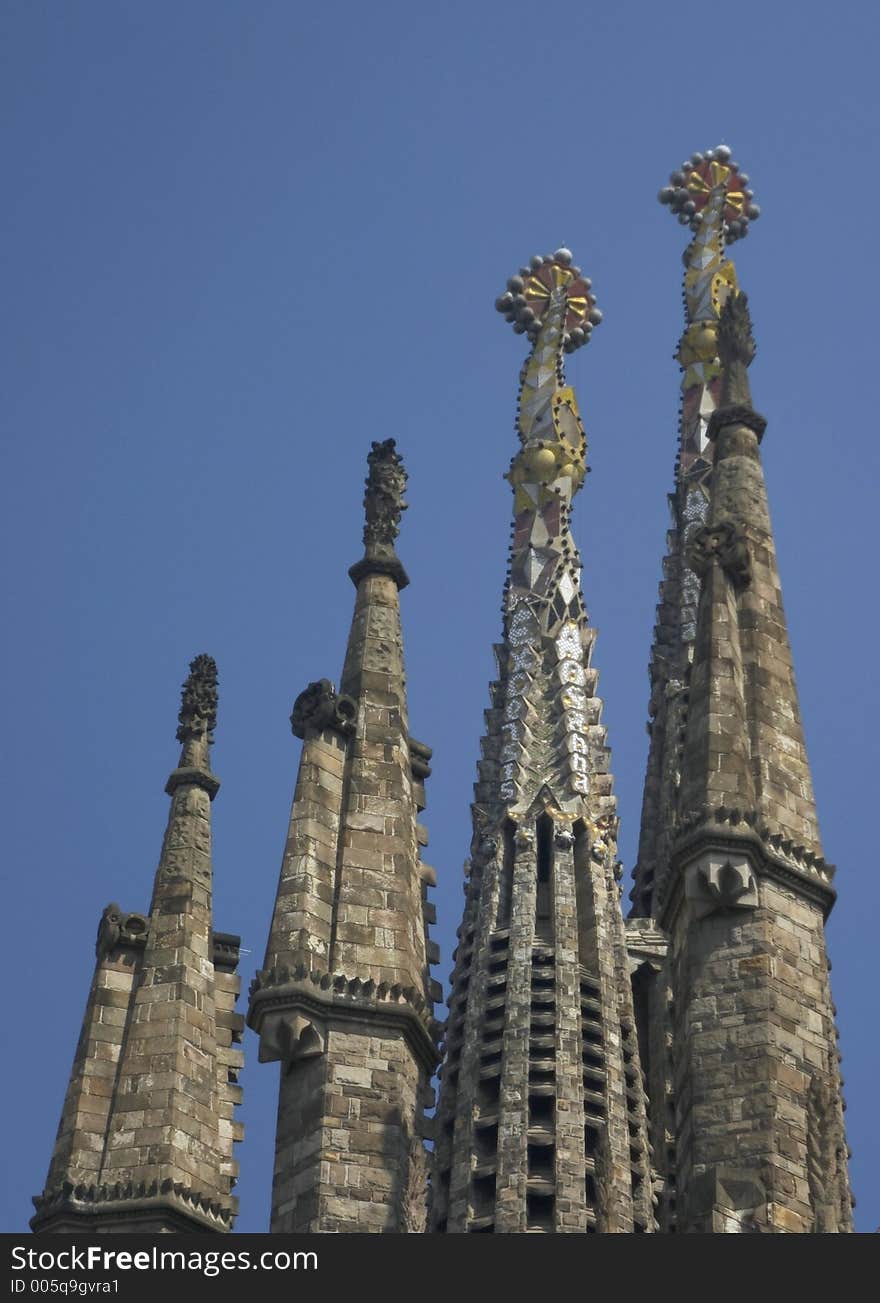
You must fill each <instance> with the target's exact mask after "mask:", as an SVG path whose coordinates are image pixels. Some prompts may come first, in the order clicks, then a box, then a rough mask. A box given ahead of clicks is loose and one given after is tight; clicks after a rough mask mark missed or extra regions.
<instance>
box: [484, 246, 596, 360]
mask: <svg viewBox="0 0 880 1303" xmlns="http://www.w3.org/2000/svg"><path fill="white" fill-rule="evenodd" d="M563 288H564V290H565V294H566V299H567V311H566V315H565V322H564V327H563V331H564V333H563V336H562V346H563V348H564V349H565V352H566V353H573V352H574V350H575V349H576V348H580V347H581V345H582V344H586V343H587V341H588V340H589V338H590V335H591V333H592V330H593V327H594V326H598V324H599V322H600V321H601V320H602V313H601V312H600V311H599V309H598V308H597V307H596V300H595V298H594V296H593V294H592V292H591V290H592V282H591V280H590V278H589V277H588V276H584V275H583V274H582V272H581V269H580V267H576V266H574V264H573V262H572V254H571V250H570V249H566V248H560V249H557V250H556V252H555V253H548V254H543V255H542V254H535V256H534V257H533V258H531V259H530V261H529V265H528V267H520V269H519V272H518V274H517V275H516V276H511V278H510V280H509V281H508V282H507V289H506V290H505V292H504V293H503V294H502V295H501V296H500V297H499V298H497V299H496V300H495V307H496V308H497V310H498V311H499V312H501V313H503V315H504V318H505V320H506V321H509V322H510V323H511V325H512V326H513V329H514V330H515V331H516V333H517V334H518V335H528V336H529V338H530V339H531V340H532V342H534V341H535V340H536V339H537V337H538V331H539V330H540V328H541V324H542V322H543V320H544V316H545V313H546V311H547V308H548V307H549V304H550V299H551V296H552V294H553V292H554V290H558V289H563Z"/></svg>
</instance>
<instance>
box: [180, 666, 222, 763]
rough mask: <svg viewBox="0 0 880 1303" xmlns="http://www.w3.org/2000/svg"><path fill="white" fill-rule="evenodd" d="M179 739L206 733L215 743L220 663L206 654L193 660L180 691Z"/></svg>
mask: <svg viewBox="0 0 880 1303" xmlns="http://www.w3.org/2000/svg"><path fill="white" fill-rule="evenodd" d="M178 719H179V721H180V722H179V724H178V726H177V740H178V742H188V741H190V740H191V739H193V738H196V737H201V736H203V735H205V734H207V738H208V741H209V742H213V740H214V738H213V733H214V729H215V728H216V726H217V662H216V661H215V660H214V658H213V656H206V655H205V654H204V653H202V655H200V656H196V658H195V660H193V661H190V665H189V675H188V676H187V679H186V681H185V683H184V685H183V688H182V690H181V702H180V714H179V716H178Z"/></svg>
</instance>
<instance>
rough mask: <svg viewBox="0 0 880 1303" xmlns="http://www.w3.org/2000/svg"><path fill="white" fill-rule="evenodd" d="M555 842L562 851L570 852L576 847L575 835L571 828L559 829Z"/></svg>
mask: <svg viewBox="0 0 880 1303" xmlns="http://www.w3.org/2000/svg"><path fill="white" fill-rule="evenodd" d="M553 840H554V842H555V843H556V845H557V846H558V847H559V849H560V850H561V851H570V850H571V848H572V846H574V833H573V832H572V831H571V829H570V828H557V829H556V834H555V836H554V838H553Z"/></svg>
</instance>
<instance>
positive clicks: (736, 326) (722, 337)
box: [718, 290, 755, 367]
mask: <svg viewBox="0 0 880 1303" xmlns="http://www.w3.org/2000/svg"><path fill="white" fill-rule="evenodd" d="M718 357H719V359H720V360H721V365H722V366H725V367H729V366H731V365H732V364H733V363H736V362H738V363H740V365H742V366H751V364H752V361H753V360H754V357H755V339H754V336H753V334H752V314H751V313H750V312H749V296H748V295H747V294H745V293H744V292H743V291H742V290H739V291H738V292H737V293H734V294H728V296H727V298H726V300H725V302H724V307H723V308H722V309H721V315H720V316H719V318H718Z"/></svg>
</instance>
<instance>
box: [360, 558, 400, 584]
mask: <svg viewBox="0 0 880 1303" xmlns="http://www.w3.org/2000/svg"><path fill="white" fill-rule="evenodd" d="M348 573H349V577H350V578H351V581H352V583H353V584H354V586H355V588H357V586H358V584H359V583H360V582H361V580H362V579H365V578H366V577H367V575H390V577H391V578H392V579H393V580H394V582H395V583H396V584H397V587H398V589H401V588H406V586H407V584H408V583H409V575H408V574H407V573H406V571H405V570H404V568H403V566H402V564H401V562H400V561H398V559H397V557H396V556H384V557H382V556H372V557H371V556H364V557H361V559H360V561H356V562H355V563H354V565H353V566H351V567H350V568H349V571H348Z"/></svg>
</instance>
